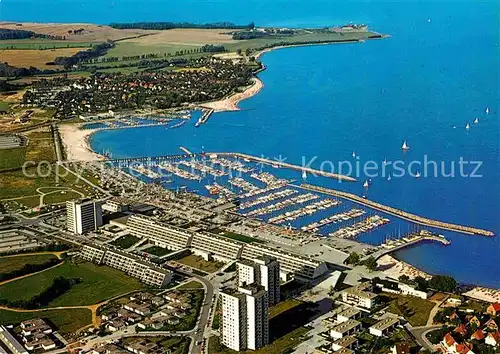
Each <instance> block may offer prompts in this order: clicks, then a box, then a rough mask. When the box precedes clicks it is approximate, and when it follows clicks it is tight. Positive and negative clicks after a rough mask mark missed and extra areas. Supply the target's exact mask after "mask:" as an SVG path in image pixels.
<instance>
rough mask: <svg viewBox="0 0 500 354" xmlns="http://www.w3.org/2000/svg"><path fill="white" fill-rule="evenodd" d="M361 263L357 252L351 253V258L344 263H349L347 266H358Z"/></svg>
mask: <svg viewBox="0 0 500 354" xmlns="http://www.w3.org/2000/svg"><path fill="white" fill-rule="evenodd" d="M358 262H359V254H357V253H356V252H351V253H350V254H349V257H347V259H346V260H345V261H344V263H347V264H354V265H355V264H358Z"/></svg>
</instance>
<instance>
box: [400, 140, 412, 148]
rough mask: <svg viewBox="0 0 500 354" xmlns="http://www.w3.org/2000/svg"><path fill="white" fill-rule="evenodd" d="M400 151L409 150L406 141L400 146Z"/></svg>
mask: <svg viewBox="0 0 500 354" xmlns="http://www.w3.org/2000/svg"><path fill="white" fill-rule="evenodd" d="M401 149H403V150H410V145H408V143H407V142H406V140H405V141H404V142H403V146H401Z"/></svg>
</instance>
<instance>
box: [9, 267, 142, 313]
mask: <svg viewBox="0 0 500 354" xmlns="http://www.w3.org/2000/svg"><path fill="white" fill-rule="evenodd" d="M57 277H65V278H67V279H75V278H78V279H81V283H79V284H76V285H74V286H73V287H72V288H71V289H70V290H69V291H68V292H66V293H65V294H63V295H61V296H59V297H58V298H56V299H54V300H53V301H52V302H51V303H50V304H49V305H48V307H59V306H82V305H93V304H97V303H99V302H102V301H104V300H106V299H109V298H111V297H114V296H117V295H120V294H124V293H127V292H129V291H133V290H139V289H141V288H142V287H143V286H142V284H141V283H140V282H139V281H138V280H136V279H134V278H131V277H129V276H127V275H125V273H122V272H120V271H118V270H116V269H112V268H109V267H105V266H97V265H95V264H93V263H88V262H84V263H78V264H74V263H72V262H70V261H66V262H65V263H64V264H62V265H60V266H58V267H55V268H52V269H49V270H46V271H44V272H41V273H38V274H35V275H32V276H30V277H26V278H23V279H19V280H15V281H13V282H11V283H9V284H7V285H2V286H0V298H1V299H5V300H8V301H14V300H30V299H31V298H32V297H33V296H35V295H37V294H39V293H41V292H42V291H44V290H45V289H47V288H48V287H50V286H51V285H52V282H53V280H54V279H55V278H57Z"/></svg>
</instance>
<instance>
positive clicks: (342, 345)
mask: <svg viewBox="0 0 500 354" xmlns="http://www.w3.org/2000/svg"><path fill="white" fill-rule="evenodd" d="M357 345H358V340H357V339H356V338H355V337H352V336H345V337H342V338H340V339H337V340H336V341H335V342H333V343H332V349H333V350H341V349H350V350H354V348H355V347H356V346H357Z"/></svg>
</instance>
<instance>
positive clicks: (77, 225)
mask: <svg viewBox="0 0 500 354" xmlns="http://www.w3.org/2000/svg"><path fill="white" fill-rule="evenodd" d="M100 226H102V209H101V202H100V201H95V200H91V199H77V200H72V201H68V202H66V227H67V228H68V230H69V231H71V232H73V233H75V234H80V235H81V234H85V233H87V232H90V231H95V230H97V228H98V227H100Z"/></svg>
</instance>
